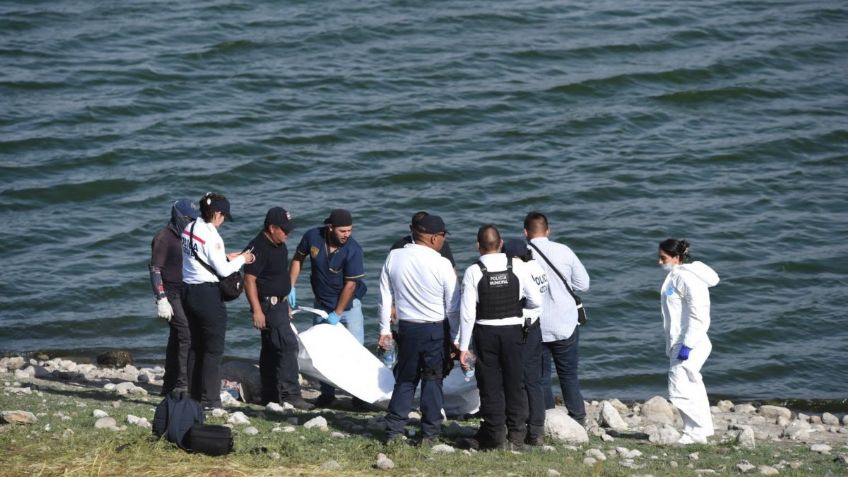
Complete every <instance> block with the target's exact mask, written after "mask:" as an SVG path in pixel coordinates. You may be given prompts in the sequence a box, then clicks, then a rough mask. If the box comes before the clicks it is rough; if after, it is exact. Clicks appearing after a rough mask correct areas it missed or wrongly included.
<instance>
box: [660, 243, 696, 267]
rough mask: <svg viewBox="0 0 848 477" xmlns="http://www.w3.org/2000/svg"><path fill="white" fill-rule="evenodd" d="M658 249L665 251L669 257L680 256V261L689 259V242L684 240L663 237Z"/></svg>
mask: <svg viewBox="0 0 848 477" xmlns="http://www.w3.org/2000/svg"><path fill="white" fill-rule="evenodd" d="M660 250H662V251H663V252H665V253H666V254H667V255H668V256H669V257H671V258H674V257H680V261H681V262H684V261H689V260H690V259H691V257H690V256H689V242H687V241H685V240H677V239H673V238H669V239H665V240H663V241H662V242H660Z"/></svg>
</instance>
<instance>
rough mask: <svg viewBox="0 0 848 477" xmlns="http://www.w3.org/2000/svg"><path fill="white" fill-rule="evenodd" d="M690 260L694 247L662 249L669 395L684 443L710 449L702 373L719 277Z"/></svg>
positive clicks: (676, 244) (673, 244) (679, 244)
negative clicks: (712, 297)
mask: <svg viewBox="0 0 848 477" xmlns="http://www.w3.org/2000/svg"><path fill="white" fill-rule="evenodd" d="M688 261H689V243H688V242H686V241H685V240H675V239H667V240H664V241H663V242H661V243H660V246H659V265H660V266H661V267H662V268H663V269H664V270H666V271H668V275H666V277H665V281H663V284H662V288H661V289H660V296H661V298H660V304H661V308H662V316H663V327H664V328H665V340H666V355H667V356H668V358H669V370H668V395H669V400H671V403H672V404H673V405H674V406H675V407H677V409H678V410H679V411H680V415H681V416H682V417H683V436H682V437H681V438H680V440H679V441H678V443H679V444H705V443H706V442H707V437H709V436H711V435H713V419H712V415H711V413H710V403H709V400H708V399H707V389H706V388H705V387H704V380H703V378H702V377H701V368H702V367H703V366H704V362H705V361H706V360H707V357H709V355H710V351H712V349H713V346H712V343H710V339H709V337H708V336H707V330H709V328H710V291H709V288H710V287H713V286H715V285H716V284H718V274H717V273H716V272H715V271H714V270H713V269H712V268H710V267H709V266H707V265H706V264H704V263H703V262H693V263H686V262H688Z"/></svg>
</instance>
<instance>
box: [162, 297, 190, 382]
mask: <svg viewBox="0 0 848 477" xmlns="http://www.w3.org/2000/svg"><path fill="white" fill-rule="evenodd" d="M165 293H166V294H167V296H168V302H169V303H170V304H171V308H173V310H174V316H173V317H171V321H169V322H168V327H169V328H170V330H171V331H170V333H169V335H168V347H167V348H166V350H165V377H164V378H163V379H162V395H163V396H164V395H166V394H168V393H170V392H171V391H172V390H173V389H174V388H187V387H188V352H189V348H190V347H191V331H190V330H189V327H188V318H187V317H186V314H185V311H184V310H183V302H182V296H181V295H182V291H181V290H167V291H166V292H165Z"/></svg>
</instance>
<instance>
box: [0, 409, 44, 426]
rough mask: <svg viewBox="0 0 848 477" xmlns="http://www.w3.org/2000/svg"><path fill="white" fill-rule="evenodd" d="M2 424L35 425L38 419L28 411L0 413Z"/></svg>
mask: <svg viewBox="0 0 848 477" xmlns="http://www.w3.org/2000/svg"><path fill="white" fill-rule="evenodd" d="M0 417H2V418H3V422H5V423H8V424H35V423H36V422H38V418H36V417H35V414H33V413H31V412H29V411H3V412H2V413H0Z"/></svg>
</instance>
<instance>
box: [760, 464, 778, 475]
mask: <svg viewBox="0 0 848 477" xmlns="http://www.w3.org/2000/svg"><path fill="white" fill-rule="evenodd" d="M758 469H759V470H760V474H762V475H778V474H779V473H780V472H778V471H777V469H775V468H774V467H771V466H768V465H761V466H759V467H758Z"/></svg>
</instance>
